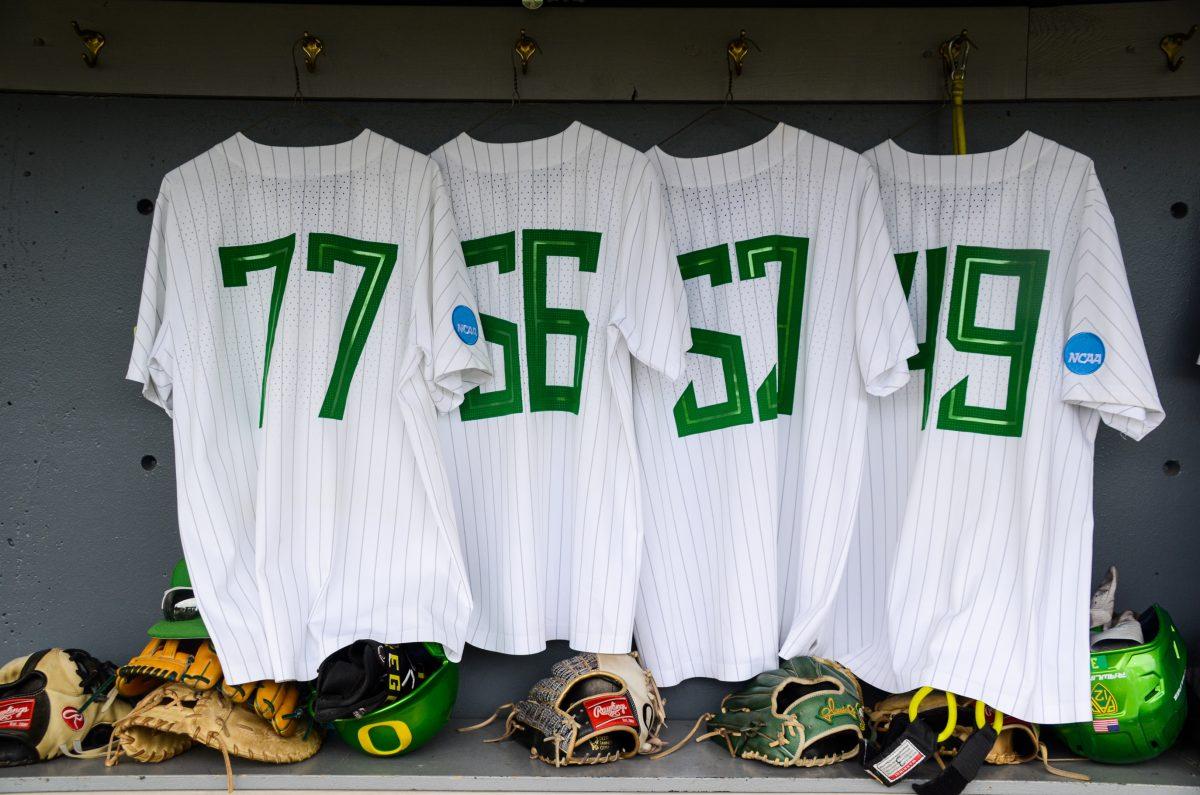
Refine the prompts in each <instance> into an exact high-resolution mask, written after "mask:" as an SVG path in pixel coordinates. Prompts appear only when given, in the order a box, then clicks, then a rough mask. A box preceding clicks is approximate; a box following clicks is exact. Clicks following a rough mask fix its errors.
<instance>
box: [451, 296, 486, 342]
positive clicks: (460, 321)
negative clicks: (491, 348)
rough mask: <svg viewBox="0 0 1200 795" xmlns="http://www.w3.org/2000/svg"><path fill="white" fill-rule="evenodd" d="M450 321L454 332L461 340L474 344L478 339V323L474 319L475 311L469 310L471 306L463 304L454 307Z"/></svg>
mask: <svg viewBox="0 0 1200 795" xmlns="http://www.w3.org/2000/svg"><path fill="white" fill-rule="evenodd" d="M450 322H451V323H452V324H453V325H454V333H455V334H457V335H458V338H459V339H460V340H462V341H463V342H465V343H467V344H468V345H474V344H475V343H476V342H478V341H479V323H478V322H477V321H476V320H475V313H474V312H472V311H471V307H469V306H466V305H464V304H459V305H458V306H456V307H454V312H453V313H452V314H451V315H450Z"/></svg>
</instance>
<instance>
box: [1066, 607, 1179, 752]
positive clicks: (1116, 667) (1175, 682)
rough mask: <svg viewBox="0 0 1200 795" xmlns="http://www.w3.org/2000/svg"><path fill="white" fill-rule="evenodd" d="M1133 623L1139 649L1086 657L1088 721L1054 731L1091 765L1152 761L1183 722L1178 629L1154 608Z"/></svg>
mask: <svg viewBox="0 0 1200 795" xmlns="http://www.w3.org/2000/svg"><path fill="white" fill-rule="evenodd" d="M1138 621H1139V622H1140V623H1141V625H1142V635H1143V637H1144V638H1145V639H1146V641H1145V642H1144V643H1142V645H1140V646H1132V647H1130V648H1126V649H1117V650H1115V651H1097V652H1093V653H1092V722H1091V723H1068V724H1064V725H1062V726H1057V727H1055V728H1056V729H1057V730H1058V733H1059V735H1061V736H1062V738H1063V740H1064V741H1065V742H1066V743H1067V745H1069V746H1070V747H1071V750H1072V751H1074V752H1075V753H1077V754H1080V755H1082V756H1086V757H1087V758H1088V759H1094V760H1095V761H1097V762H1109V763H1112V764H1127V763H1130V762H1143V761H1145V760H1147V759H1153V758H1154V757H1156V756H1158V755H1159V754H1161V753H1162V752H1163V751H1166V750H1167V749H1168V748H1170V747H1171V744H1172V743H1174V742H1175V739H1176V738H1177V737H1178V736H1179V732H1180V730H1181V729H1182V728H1183V721H1184V718H1186V717H1187V698H1186V695H1185V693H1184V692H1183V674H1184V671H1185V670H1186V669H1187V651H1186V650H1185V649H1184V646H1183V640H1182V639H1181V638H1180V637H1179V630H1177V629H1176V628H1175V625H1174V624H1173V623H1172V622H1171V617H1170V616H1169V615H1167V611H1166V610H1163V609H1162V608H1161V607H1159V606H1158V605H1152V606H1151V607H1150V608H1149V609H1148V610H1146V611H1145V612H1144V613H1142V614H1141V615H1140V616H1138Z"/></svg>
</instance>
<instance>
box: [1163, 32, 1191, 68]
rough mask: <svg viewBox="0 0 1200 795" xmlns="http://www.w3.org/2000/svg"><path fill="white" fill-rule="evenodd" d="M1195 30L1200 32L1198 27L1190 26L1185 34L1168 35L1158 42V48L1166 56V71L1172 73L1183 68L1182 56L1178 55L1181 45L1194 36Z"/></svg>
mask: <svg viewBox="0 0 1200 795" xmlns="http://www.w3.org/2000/svg"><path fill="white" fill-rule="evenodd" d="M1197 30H1200V25H1192V29H1191V30H1189V31H1188V32H1187V33H1168V34H1167V35H1165V36H1163V37H1162V40H1161V41H1159V42H1158V48H1159V49H1160V50H1162V51H1163V54H1164V55H1166V56H1167V69H1169V70H1171V71H1172V72H1174V71H1177V70H1178V69H1179V67H1181V66H1183V55H1181V54H1180V51H1181V50H1182V49H1183V43H1184V42H1185V41H1187V40H1188V39H1190V38H1191V37H1192V36H1193V35H1195V33H1196V31H1197Z"/></svg>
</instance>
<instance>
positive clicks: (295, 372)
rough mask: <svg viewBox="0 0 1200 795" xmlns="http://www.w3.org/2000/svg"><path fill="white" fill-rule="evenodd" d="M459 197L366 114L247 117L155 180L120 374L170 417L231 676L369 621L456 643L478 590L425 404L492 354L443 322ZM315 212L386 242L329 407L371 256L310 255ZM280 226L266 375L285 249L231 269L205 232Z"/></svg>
mask: <svg viewBox="0 0 1200 795" xmlns="http://www.w3.org/2000/svg"><path fill="white" fill-rule="evenodd" d="M450 213H451V211H450V201H449V196H448V194H447V191H446V189H445V186H444V185H443V183H442V178H441V175H440V173H439V171H438V169H437V167H436V166H435V165H434V164H433V163H432V161H430V160H429V158H427V157H425V156H423V155H420V154H417V153H416V152H413V151H411V150H409V149H407V148H405V147H402V146H400V145H399V144H397V143H395V142H394V141H390V140H388V139H387V138H384V137H382V136H379V135H376V134H374V133H372V132H370V131H364V132H363V133H362V134H361V135H359V136H358V137H357V138H355V139H354V140H352V141H348V142H345V143H342V144H338V145H336V146H323V147H311V148H283V147H268V146H262V145H260V144H256V143H253V142H252V141H250V140H248V139H246V138H245V137H244V136H242V135H240V134H239V135H236V136H234V137H233V138H230V139H229V140H227V141H225V142H224V143H222V144H220V145H218V146H216V147H214V148H213V149H211V150H209V151H208V152H205V153H204V154H202V155H201V156H199V157H197V158H196V159H194V160H192V161H190V162H188V163H185V164H184V165H182V166H180V167H179V168H177V169H175V170H174V171H172V172H171V173H169V174H168V175H167V176H166V178H165V179H164V180H163V185H162V189H161V192H160V194H159V197H158V201H157V203H156V205H155V214H154V226H153V231H152V234H151V239H150V249H149V254H148V256H147V261H146V275H145V282H144V286H143V292H142V299H141V307H140V309H139V312H138V324H137V330H136V332H135V335H134V349H133V356H132V359H131V361H130V365H129V371H128V373H127V377H128V378H130V379H133V380H135V381H139V382H141V383H142V384H144V394H145V396H146V397H147V398H149V399H150V400H152V401H154V402H155V403H157V404H158V405H160V406H162V407H163V408H164V409H166V410H167V412H168V413H169V414H171V416H172V418H173V420H174V438H175V448H176V464H177V473H176V485H177V489H178V501H179V525H180V534H181V537H182V541H183V549H184V554H185V556H186V558H187V561H188V569H189V572H190V574H191V577H192V582H193V584H194V586H195V591H196V596H197V599H198V600H199V605H200V610H201V612H202V613H203V615H204V619H205V623H206V625H207V626H208V629H209V631H210V633H211V634H212V638H213V641H214V642H215V644H216V648H217V652H218V654H219V655H220V658H221V662H222V664H223V666H224V670H225V676H226V678H227V679H229V680H230V681H231V682H233V683H240V682H246V681H252V680H258V679H276V680H290V679H301V680H303V679H310V678H312V677H313V676H315V675H316V669H317V665H318V664H319V663H320V662H321V660H322V659H324V657H325V656H326V655H328V654H330V653H331V652H333V651H334V650H336V649H337V648H339V647H341V646H343V645H345V644H347V643H349V642H351V641H353V640H355V639H358V638H365V637H370V638H375V639H378V640H380V641H386V642H393V643H395V642H405V641H440V642H442V643H444V644H445V645H446V647H447V649H448V651H449V652H450V653H451V655H454V656H457V655H458V654H459V653H460V651H461V648H462V645H463V641H464V633H465V630H466V621H467V617H468V615H469V612H470V609H471V604H472V603H471V597H470V591H469V588H468V585H467V582H466V575H465V569H464V565H463V561H462V554H461V550H460V547H459V543H458V539H457V533H456V530H455V524H454V515H453V511H452V506H451V504H450V499H449V486H448V484H447V481H446V476H445V471H444V466H443V463H442V459H441V457H440V452H439V449H438V444H437V438H436V430H435V417H436V413H437V410H438V409H440V410H442V411H448V410H450V409H452V408H453V407H454V406H456V405H457V404H458V403H459V402H460V401H461V399H462V395H463V393H464V392H465V391H466V390H468V389H470V388H471V387H472V386H473V385H474V384H477V383H480V382H481V381H483V380H484V379H485V378H486V376H487V374H488V372H489V371H490V361H489V358H488V354H487V351H486V349H485V346H483V345H475V346H473V347H472V346H469V345H466V344H464V342H463V341H462V340H460V338H459V337H458V335H457V334H456V333H455V332H454V330H453V328H452V324H451V320H450V316H451V313H452V311H453V309H454V307H456V306H458V305H460V304H462V305H466V306H469V307H473V306H474V300H473V297H472V294H471V291H470V287H469V285H468V284H467V283H466V281H465V278H464V270H465V268H464V265H463V260H462V254H461V251H460V247H459V243H458V238H457V236H456V235H455V232H454V225H453V218H452V216H451V214H450ZM314 232H315V233H326V234H337V235H342V236H346V237H350V238H355V239H357V240H364V241H376V242H381V243H385V244H396V245H398V260H397V262H396V265H395V268H394V271H393V272H392V274H391V278H390V280H389V281H388V282H387V285H386V288H385V290H384V292H383V295H382V299H381V303H380V306H379V310H378V314H377V315H376V316H375V318H374V322H373V324H371V327H370V328H369V336H368V337H367V341H366V344H365V347H364V348H363V350H362V354H361V358H360V359H359V361H358V364H357V367H356V368H355V370H354V372H353V377H352V379H351V380H350V382H349V391H348V396H347V402H346V407H345V411H344V415H343V418H342V419H341V420H337V419H329V418H322V417H320V416H318V414H319V412H320V411H321V410H322V398H323V397H324V395H325V393H326V390H327V389H328V388H329V385H330V383H331V377H332V373H333V370H334V365H335V359H336V357H337V354H338V350H339V341H340V340H341V337H342V335H343V333H344V330H345V329H346V328H348V327H349V326H350V325H351V324H350V323H349V322H348V320H347V318H348V317H349V315H350V313H351V311H352V302H353V299H354V296H355V294H356V290H357V289H358V288H359V286H360V283H361V280H363V279H365V278H367V277H366V276H365V275H364V273H365V269H364V268H360V267H354V266H352V265H350V264H348V263H345V262H342V261H338V262H337V263H336V266H335V267H334V268H333V272H332V273H324V272H318V271H315V270H312V269H311V268H310V267H306V264H308V263H310V260H309V254H310V252H309V250H308V248H309V247H308V240H309V233H314ZM293 234H294V235H295V250H294V253H293V255H292V258H291V262H290V268H289V269H288V275H287V279H286V286H285V289H284V292H283V297H282V301H281V303H280V307H279V310H278V323H277V326H276V329H275V334H274V338H273V349H272V354H271V360H270V368H269V377H268V378H267V379H266V386H265V387H264V386H263V382H264V369H265V361H264V350H265V348H266V345H267V336H268V318H269V314H270V306H271V302H272V292H273V282H274V279H275V275H276V273H277V272H278V268H277V267H274V268H271V269H268V270H261V271H255V272H251V273H249V274H248V277H247V279H246V285H245V286H241V287H227V286H224V284H223V278H222V265H221V261H220V258H219V255H218V249H219V248H220V247H228V246H242V245H249V244H257V243H266V242H269V241H274V240H278V239H280V238H284V237H286V236H288V235H293ZM264 389H265V395H264V396H263V397H262V402H263V409H262V413H263V416H262V421H261V427H260V423H259V411H260V409H259V404H260V391H263V390H264Z"/></svg>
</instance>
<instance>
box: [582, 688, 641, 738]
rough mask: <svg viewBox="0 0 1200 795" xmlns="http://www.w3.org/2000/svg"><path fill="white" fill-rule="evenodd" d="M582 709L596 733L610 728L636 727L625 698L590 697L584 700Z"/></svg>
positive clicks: (622, 696)
mask: <svg viewBox="0 0 1200 795" xmlns="http://www.w3.org/2000/svg"><path fill="white" fill-rule="evenodd" d="M583 707H584V709H585V710H586V711H587V716H588V721H589V722H590V723H591V724H592V728H593V729H595V730H596V731H600V730H601V729H607V728H608V727H610V726H631V727H633V728H635V729H636V728H637V726H638V722H637V718H636V717H635V716H634V714H633V709H632V708H631V707H630V705H629V698H628V697H627V696H624V695H620V696H614V695H608V694H605V695H602V696H592V697H591V698H589V699H584V702H583Z"/></svg>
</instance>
